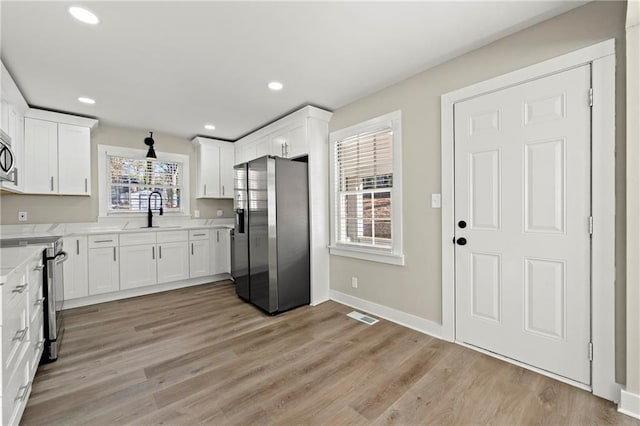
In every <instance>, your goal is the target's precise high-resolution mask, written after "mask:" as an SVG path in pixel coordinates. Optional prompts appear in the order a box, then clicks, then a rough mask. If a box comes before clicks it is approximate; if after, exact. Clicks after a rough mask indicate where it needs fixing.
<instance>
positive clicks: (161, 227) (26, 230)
mask: <svg viewBox="0 0 640 426" xmlns="http://www.w3.org/2000/svg"><path fill="white" fill-rule="evenodd" d="M156 223H157V224H158V226H157V227H156V226H155V225H154V227H153V228H147V227H146V226H145V224H146V220H145V221H140V220H136V221H120V222H115V223H97V222H95V223H61V224H35V225H3V226H1V227H0V239H5V238H33V237H45V236H55V235H59V236H63V237H67V236H73V235H91V234H111V233H113V234H123V233H134V232H163V231H181V230H184V231H188V230H192V229H231V228H233V219H222V220H210V219H207V220H189V221H180V222H177V223H176V222H164V223H162V222H161V221H157V222H156Z"/></svg>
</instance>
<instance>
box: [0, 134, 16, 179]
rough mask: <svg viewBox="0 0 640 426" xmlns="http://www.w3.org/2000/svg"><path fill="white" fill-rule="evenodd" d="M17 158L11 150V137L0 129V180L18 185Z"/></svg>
mask: <svg viewBox="0 0 640 426" xmlns="http://www.w3.org/2000/svg"><path fill="white" fill-rule="evenodd" d="M15 164H16V156H15V154H14V152H13V151H12V150H11V137H9V135H7V134H6V133H5V132H3V131H2V129H0V180H7V181H10V182H13V183H14V184H17V179H18V174H17V170H16V168H15Z"/></svg>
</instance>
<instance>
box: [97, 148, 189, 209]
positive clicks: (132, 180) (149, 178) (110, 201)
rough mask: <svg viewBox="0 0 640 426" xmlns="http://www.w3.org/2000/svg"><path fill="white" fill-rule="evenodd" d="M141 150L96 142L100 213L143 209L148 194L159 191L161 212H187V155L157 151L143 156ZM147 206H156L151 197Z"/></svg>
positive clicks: (157, 202)
mask: <svg viewBox="0 0 640 426" xmlns="http://www.w3.org/2000/svg"><path fill="white" fill-rule="evenodd" d="M145 152H146V151H144V150H137V149H129V148H119V147H109V146H104V145H100V146H98V158H99V161H98V162H99V167H98V175H99V176H98V180H99V189H100V216H114V215H122V214H124V213H130V214H133V213H137V214H140V213H146V212H147V209H148V208H149V204H148V203H149V194H151V192H152V191H158V192H159V193H160V194H161V195H162V208H163V210H164V212H165V214H189V205H188V204H189V202H188V200H189V191H188V188H189V179H188V176H189V167H188V164H189V157H188V156H186V155H181V154H169V153H161V152H158V153H157V156H158V158H157V159H155V160H147V159H146V158H145ZM151 203H152V204H151V208H152V209H154V210H157V209H159V208H160V201H159V199H158V197H153V198H152V201H151Z"/></svg>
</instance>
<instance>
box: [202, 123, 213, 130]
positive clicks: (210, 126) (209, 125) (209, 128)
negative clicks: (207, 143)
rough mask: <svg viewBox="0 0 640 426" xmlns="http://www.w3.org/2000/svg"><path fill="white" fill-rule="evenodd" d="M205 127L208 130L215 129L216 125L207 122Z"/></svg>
mask: <svg viewBox="0 0 640 426" xmlns="http://www.w3.org/2000/svg"><path fill="white" fill-rule="evenodd" d="M204 128H205V129H207V130H215V129H216V126H214V125H213V124H205V125H204Z"/></svg>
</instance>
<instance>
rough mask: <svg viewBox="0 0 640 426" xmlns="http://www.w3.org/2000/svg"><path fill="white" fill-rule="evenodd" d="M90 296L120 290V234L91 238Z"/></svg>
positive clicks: (93, 236)
mask: <svg viewBox="0 0 640 426" xmlns="http://www.w3.org/2000/svg"><path fill="white" fill-rule="evenodd" d="M88 245H89V295H90V296H94V295H96V294H104V293H110V292H113V291H118V290H120V275H119V259H118V234H103V235H90V236H89V244H88Z"/></svg>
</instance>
